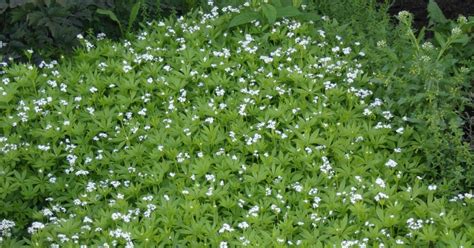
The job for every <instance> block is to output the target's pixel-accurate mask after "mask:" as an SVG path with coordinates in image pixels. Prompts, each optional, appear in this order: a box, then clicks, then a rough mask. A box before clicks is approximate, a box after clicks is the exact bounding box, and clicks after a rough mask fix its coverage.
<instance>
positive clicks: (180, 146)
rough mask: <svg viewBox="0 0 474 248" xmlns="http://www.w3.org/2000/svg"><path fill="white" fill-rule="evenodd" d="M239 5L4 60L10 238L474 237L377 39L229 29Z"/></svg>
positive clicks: (77, 241)
mask: <svg viewBox="0 0 474 248" xmlns="http://www.w3.org/2000/svg"><path fill="white" fill-rule="evenodd" d="M236 12H239V9H238V8H233V7H226V8H222V9H219V8H214V9H213V10H212V11H211V12H209V13H200V12H193V13H191V14H189V15H188V16H186V17H179V18H170V19H167V20H163V21H156V22H151V23H148V25H146V26H147V27H145V28H144V29H143V31H142V32H141V33H140V34H138V35H137V36H136V38H135V39H133V40H130V41H124V42H121V43H114V42H111V41H109V40H107V39H104V38H103V35H100V36H99V37H98V38H96V39H90V38H88V37H85V38H84V37H82V36H79V37H78V38H79V39H80V40H81V42H82V43H83V44H84V47H83V48H82V49H80V50H78V51H77V54H76V55H75V57H74V58H73V59H64V60H63V61H60V62H55V61H53V62H44V63H42V64H41V65H39V66H33V65H29V64H16V65H15V64H14V65H9V66H8V67H5V68H4V72H3V74H2V76H1V77H2V78H1V81H2V82H1V87H0V111H1V116H0V118H1V119H0V120H1V122H0V124H1V137H0V152H1V157H0V161H1V168H0V173H1V174H0V175H1V181H0V183H1V188H0V197H1V198H0V199H1V205H0V206H1V207H0V217H1V218H0V219H2V220H1V224H0V237H1V239H0V241H1V242H2V243H1V244H2V245H3V246H5V247H17V246H22V245H27V246H32V247H124V246H125V247H155V246H172V247H176V246H178V247H209V246H210V247H235V246H249V247H286V246H301V247H323V246H324V247H326V246H327V247H368V246H378V247H395V246H407V245H409V246H416V247H418V246H428V245H432V246H434V245H435V246H438V245H439V246H450V247H454V246H455V247H459V246H464V247H469V246H471V245H472V240H474V227H473V225H472V220H473V199H472V195H471V194H469V193H460V194H454V193H453V194H451V195H444V194H443V195H441V194H439V193H438V192H439V190H440V187H441V186H439V185H437V184H434V183H433V182H430V181H429V180H426V179H424V178H422V175H421V174H420V173H417V171H420V169H419V168H424V165H423V163H422V162H420V161H423V160H422V158H420V156H421V155H419V154H418V153H416V152H414V151H413V149H414V148H412V147H411V146H410V144H411V143H412V142H413V141H414V140H415V139H416V137H418V136H417V134H416V133H415V132H414V130H413V127H412V126H411V122H410V116H398V115H397V114H396V113H395V112H394V111H392V110H391V107H390V106H388V105H387V104H386V103H385V102H384V101H383V100H381V99H379V98H377V97H375V96H374V93H373V92H374V91H375V90H376V87H379V86H376V85H374V84H372V83H370V79H371V77H372V75H374V72H376V71H377V70H378V69H379V68H370V67H369V66H367V64H368V63H369V62H370V61H368V59H367V57H366V53H367V52H369V51H370V49H376V47H371V46H369V45H367V44H364V41H363V40H354V39H352V38H351V37H345V36H344V32H343V31H344V26H343V25H340V24H338V23H337V22H334V21H332V20H331V18H330V17H323V18H321V20H318V21H308V22H299V21H296V20H293V19H280V20H277V21H276V22H275V23H274V24H272V25H266V24H263V23H259V21H254V22H253V23H251V24H249V25H247V26H242V27H237V28H232V29H227V27H226V25H227V23H228V22H229V20H231V18H232V17H233V16H235V13H236ZM383 45H384V44H379V47H380V46H383ZM426 142H429V141H426Z"/></svg>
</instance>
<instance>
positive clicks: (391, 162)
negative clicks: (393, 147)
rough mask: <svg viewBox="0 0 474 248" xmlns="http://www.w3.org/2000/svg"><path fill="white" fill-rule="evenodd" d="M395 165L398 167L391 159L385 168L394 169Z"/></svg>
mask: <svg viewBox="0 0 474 248" xmlns="http://www.w3.org/2000/svg"><path fill="white" fill-rule="evenodd" d="M397 165H398V164H397V162H395V161H394V160H392V159H389V160H388V161H387V163H385V166H387V167H390V168H395V167H396V166H397Z"/></svg>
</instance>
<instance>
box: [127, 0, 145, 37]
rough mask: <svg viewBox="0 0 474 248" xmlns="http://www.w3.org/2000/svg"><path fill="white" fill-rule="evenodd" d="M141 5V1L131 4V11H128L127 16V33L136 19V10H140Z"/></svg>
mask: <svg viewBox="0 0 474 248" xmlns="http://www.w3.org/2000/svg"><path fill="white" fill-rule="evenodd" d="M141 5H142V1H138V2H136V3H135V4H134V5H133V7H132V11H131V12H130V17H129V18H128V27H127V33H130V31H131V30H132V27H133V24H134V23H135V20H136V19H137V16H138V12H139V11H140V7H141Z"/></svg>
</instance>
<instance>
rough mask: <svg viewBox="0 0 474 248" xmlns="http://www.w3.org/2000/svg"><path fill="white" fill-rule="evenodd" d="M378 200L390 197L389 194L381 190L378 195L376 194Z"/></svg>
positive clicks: (375, 197)
mask: <svg viewBox="0 0 474 248" xmlns="http://www.w3.org/2000/svg"><path fill="white" fill-rule="evenodd" d="M374 199H375V201H376V202H379V201H380V200H382V199H388V195H386V194H385V193H382V192H379V193H378V194H377V195H375V196H374Z"/></svg>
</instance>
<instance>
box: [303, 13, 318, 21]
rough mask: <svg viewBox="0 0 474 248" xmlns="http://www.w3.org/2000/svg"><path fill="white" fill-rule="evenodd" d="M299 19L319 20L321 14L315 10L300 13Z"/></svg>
mask: <svg viewBox="0 0 474 248" xmlns="http://www.w3.org/2000/svg"><path fill="white" fill-rule="evenodd" d="M298 18H299V19H301V20H303V21H319V20H321V16H320V15H318V13H316V12H307V13H301V15H299V16H298Z"/></svg>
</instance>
